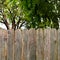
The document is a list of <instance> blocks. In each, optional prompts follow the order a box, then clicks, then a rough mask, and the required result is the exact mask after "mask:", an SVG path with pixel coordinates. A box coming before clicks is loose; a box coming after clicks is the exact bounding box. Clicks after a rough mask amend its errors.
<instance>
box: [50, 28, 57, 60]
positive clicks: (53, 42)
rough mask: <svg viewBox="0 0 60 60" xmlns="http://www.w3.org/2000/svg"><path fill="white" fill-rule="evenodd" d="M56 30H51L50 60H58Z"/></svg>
mask: <svg viewBox="0 0 60 60" xmlns="http://www.w3.org/2000/svg"><path fill="white" fill-rule="evenodd" d="M57 35H58V33H57V30H56V29H52V30H51V60H58V38H57Z"/></svg>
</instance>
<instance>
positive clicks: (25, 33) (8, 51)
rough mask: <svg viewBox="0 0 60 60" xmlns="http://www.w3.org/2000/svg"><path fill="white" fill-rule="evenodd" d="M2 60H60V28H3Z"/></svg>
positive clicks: (0, 35)
mask: <svg viewBox="0 0 60 60" xmlns="http://www.w3.org/2000/svg"><path fill="white" fill-rule="evenodd" d="M0 60H60V29H59V30H56V29H37V30H35V29H30V30H19V29H18V30H16V31H14V30H2V29H1V30H0Z"/></svg>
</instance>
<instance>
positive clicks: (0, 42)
mask: <svg viewBox="0 0 60 60" xmlns="http://www.w3.org/2000/svg"><path fill="white" fill-rule="evenodd" d="M1 54H2V30H0V60H2V58H1Z"/></svg>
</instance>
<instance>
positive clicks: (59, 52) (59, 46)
mask: <svg viewBox="0 0 60 60" xmlns="http://www.w3.org/2000/svg"><path fill="white" fill-rule="evenodd" d="M58 60H60V29H59V30H58Z"/></svg>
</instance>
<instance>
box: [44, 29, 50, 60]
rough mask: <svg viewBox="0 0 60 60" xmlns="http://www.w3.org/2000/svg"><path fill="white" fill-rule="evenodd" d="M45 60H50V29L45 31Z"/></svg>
mask: <svg viewBox="0 0 60 60" xmlns="http://www.w3.org/2000/svg"><path fill="white" fill-rule="evenodd" d="M44 60H50V29H45V30H44Z"/></svg>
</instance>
